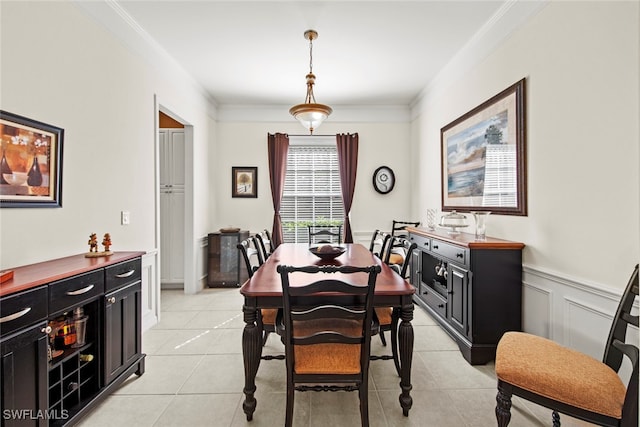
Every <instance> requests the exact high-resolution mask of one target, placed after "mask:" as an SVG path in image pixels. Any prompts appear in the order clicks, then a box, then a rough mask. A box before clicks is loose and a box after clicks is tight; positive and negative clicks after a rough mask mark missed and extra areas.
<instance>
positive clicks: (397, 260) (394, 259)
mask: <svg viewBox="0 0 640 427" xmlns="http://www.w3.org/2000/svg"><path fill="white" fill-rule="evenodd" d="M402 263H404V255H401V254H396V253H391V254H390V255H389V264H402Z"/></svg>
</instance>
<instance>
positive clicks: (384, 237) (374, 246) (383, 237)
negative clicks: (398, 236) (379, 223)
mask: <svg viewBox="0 0 640 427" xmlns="http://www.w3.org/2000/svg"><path fill="white" fill-rule="evenodd" d="M390 238H391V235H390V234H389V233H385V232H384V231H380V230H376V231H374V232H373V236H372V237H371V243H370V244H369V252H371V253H372V254H374V255H375V256H377V257H378V258H380V259H382V257H384V251H385V249H386V248H387V243H388V242H389V239H390ZM378 248H379V249H378Z"/></svg>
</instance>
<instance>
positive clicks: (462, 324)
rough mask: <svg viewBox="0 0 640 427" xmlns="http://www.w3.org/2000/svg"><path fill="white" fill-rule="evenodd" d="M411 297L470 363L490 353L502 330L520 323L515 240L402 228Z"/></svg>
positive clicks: (514, 328)
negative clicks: (411, 247)
mask: <svg viewBox="0 0 640 427" xmlns="http://www.w3.org/2000/svg"><path fill="white" fill-rule="evenodd" d="M407 230H408V231H409V239H410V240H411V241H412V242H415V243H416V244H417V249H416V250H415V251H414V252H413V254H412V257H411V284H412V285H413V286H414V287H415V288H416V293H415V295H414V301H415V302H416V304H418V305H419V306H421V307H422V308H424V309H425V310H426V311H427V312H429V313H430V314H431V315H432V316H433V318H434V319H435V320H436V321H438V322H439V323H440V325H441V326H442V327H443V328H444V330H445V331H446V332H447V333H448V334H449V335H451V337H452V338H453V339H454V340H455V341H456V342H457V344H458V347H459V348H460V351H461V352H462V355H463V356H464V358H465V359H466V360H467V361H468V362H469V363H471V364H473V365H476V364H484V363H487V362H489V361H490V360H493V359H494V358H495V351H496V347H497V344H498V341H499V340H500V337H502V334H504V333H505V332H506V331H518V330H520V329H521V327H522V248H523V247H524V245H523V244H522V243H518V242H510V241H507V240H501V239H495V238H490V237H487V238H486V239H485V240H475V237H474V235H472V234H467V233H460V234H458V235H449V234H447V233H446V232H441V231H437V230H436V231H430V230H427V229H424V228H407Z"/></svg>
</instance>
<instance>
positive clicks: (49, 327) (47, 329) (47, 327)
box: [40, 325, 53, 335]
mask: <svg viewBox="0 0 640 427" xmlns="http://www.w3.org/2000/svg"><path fill="white" fill-rule="evenodd" d="M52 330H53V329H51V326H49V325H47V326H46V327H45V328H42V329H40V332H42V333H43V334H47V335H49V334H50V333H51V331H52Z"/></svg>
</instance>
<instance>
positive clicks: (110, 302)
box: [107, 297, 116, 304]
mask: <svg viewBox="0 0 640 427" xmlns="http://www.w3.org/2000/svg"><path fill="white" fill-rule="evenodd" d="M107 302H108V303H109V304H113V303H115V302H116V297H111V298H107Z"/></svg>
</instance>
